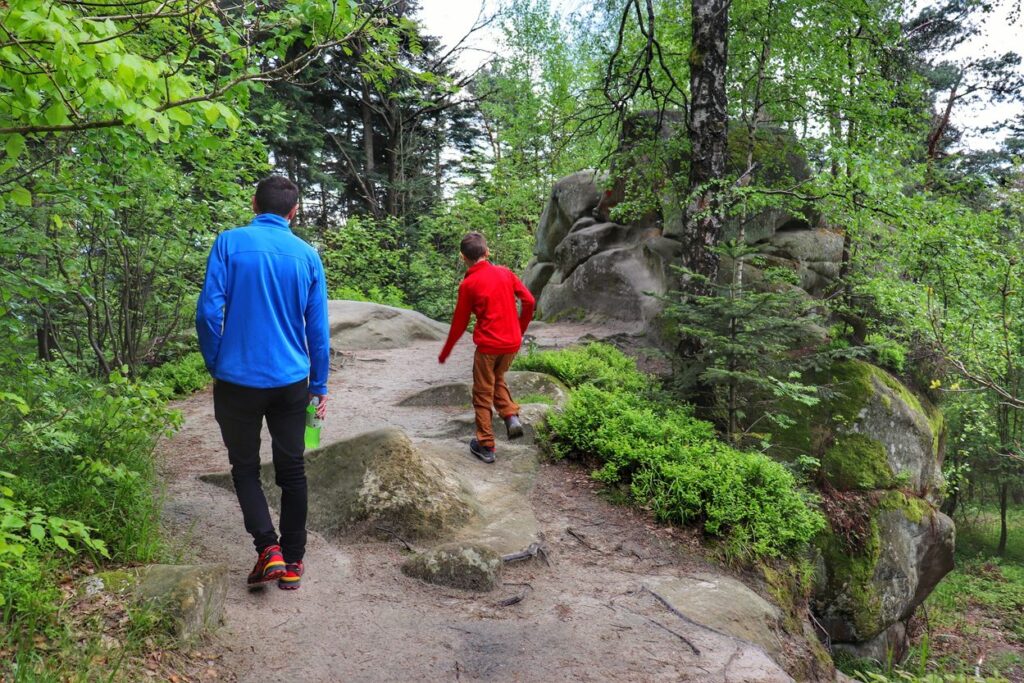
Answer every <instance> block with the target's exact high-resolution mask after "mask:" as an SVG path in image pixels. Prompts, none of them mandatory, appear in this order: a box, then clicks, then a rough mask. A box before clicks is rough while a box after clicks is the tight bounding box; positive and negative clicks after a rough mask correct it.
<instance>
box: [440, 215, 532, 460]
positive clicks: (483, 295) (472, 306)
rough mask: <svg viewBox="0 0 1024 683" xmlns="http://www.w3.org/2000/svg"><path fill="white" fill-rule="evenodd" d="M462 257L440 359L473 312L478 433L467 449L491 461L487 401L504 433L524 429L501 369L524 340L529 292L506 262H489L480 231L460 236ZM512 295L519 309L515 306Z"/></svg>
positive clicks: (518, 432)
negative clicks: (452, 312)
mask: <svg viewBox="0 0 1024 683" xmlns="http://www.w3.org/2000/svg"><path fill="white" fill-rule="evenodd" d="M459 251H461V252H462V260H463V261H465V262H466V266H467V270H466V276H465V277H464V278H463V280H462V284H460V285H459V300H458V303H456V305H455V315H453V316H452V327H451V330H450V331H449V333H448V341H446V342H445V345H444V348H443V349H441V354H440V355H439V356H438V357H437V362H438V363H443V362H445V361H446V360H447V359H448V354H450V353H451V352H452V347H453V346H455V342H457V341H458V340H459V337H461V336H462V333H463V332H465V331H466V326H467V325H469V314H470V313H472V314H473V315H475V316H476V328H475V329H474V330H473V343H474V344H476V355H475V356H474V357H473V409H474V410H475V411H476V438H475V439H473V440H472V441H470V442H469V450H470V452H472V453H473V455H475V456H476V457H478V458H480V459H481V460H483V461H484V462H487V463H492V462H494V430H493V429H492V428H491V406H492V405H493V406H494V407H495V408H497V409H498V414H499V415H501V417H502V419H503V420H504V421H505V429H506V431H507V432H508V438H510V439H515V438H518V437H520V436H522V435H523V425H522V424H521V423H520V422H519V406H518V405H516V403H515V401H513V400H512V395H511V394H510V393H509V390H508V385H507V384H506V383H505V373H506V372H507V371H508V368H509V366H510V365H512V359H513V358H515V357H516V352H517V351H518V350H519V346H520V345H521V344H522V342H523V334H524V333H525V332H526V326H527V325H529V324H530V320H531V318H533V307H534V301H533V295H532V294H530V290H528V289H527V288H526V287H525V286H523V283H522V282H521V281H520V280H519V278H518V277H516V276H515V273H513V272H512V271H511V270H509V269H508V268H504V267H502V266H495V265H492V264H491V263H490V262H489V261H488V260H487V257H488V256H489V255H490V252H489V251H488V249H487V240H485V239H484V236H483V235H481V234H480V233H478V232H471V233H469V234H468V235H466V236H465V237H463V238H462V244H461V245H460V246H459ZM516 299H519V302H520V310H519V311H518V312H517V311H516Z"/></svg>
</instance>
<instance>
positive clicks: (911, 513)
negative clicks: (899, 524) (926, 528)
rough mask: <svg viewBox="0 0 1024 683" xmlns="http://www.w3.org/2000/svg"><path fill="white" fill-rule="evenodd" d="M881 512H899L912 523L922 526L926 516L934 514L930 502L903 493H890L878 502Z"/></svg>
mask: <svg viewBox="0 0 1024 683" xmlns="http://www.w3.org/2000/svg"><path fill="white" fill-rule="evenodd" d="M878 509H879V510H899V511H900V512H902V513H903V516H904V517H906V518H907V519H908V520H910V521H911V522H914V523H915V524H920V523H921V522H922V521H923V520H924V518H925V516H926V515H928V516H930V515H931V513H932V506H931V505H929V504H928V501H926V500H924V499H922V498H918V497H917V496H908V495H907V494H905V493H903V492H902V491H889V492H888V493H886V494H885V495H884V496H882V499H881V500H880V501H879V502H878Z"/></svg>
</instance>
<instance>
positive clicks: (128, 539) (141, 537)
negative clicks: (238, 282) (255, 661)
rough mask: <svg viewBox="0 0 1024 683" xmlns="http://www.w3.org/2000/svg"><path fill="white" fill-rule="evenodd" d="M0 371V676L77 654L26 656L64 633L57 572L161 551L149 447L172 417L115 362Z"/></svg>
mask: <svg viewBox="0 0 1024 683" xmlns="http://www.w3.org/2000/svg"><path fill="white" fill-rule="evenodd" d="M0 381H2V384H0V434H3V435H4V436H3V438H2V441H0V471H2V472H3V474H2V475H0V651H3V652H5V653H7V656H5V657H0V679H3V678H4V677H5V676H6V675H8V674H10V675H13V673H12V672H11V670H10V669H9V667H10V666H11V665H12V664H14V663H17V662H23V663H26V662H33V663H34V664H33V666H38V667H39V668H32V669H26V668H24V667H23V668H21V669H20V670H19V674H18V677H15V678H14V680H39V679H42V680H45V679H46V678H47V677H48V676H51V675H57V674H54V669H53V668H52V667H57V666H58V665H59V667H66V666H71V667H72V668H73V667H74V666H77V665H76V664H74V662H73V661H72V663H70V664H68V663H66V662H63V660H64V659H69V661H71V660H74V661H77V660H78V656H77V655H78V654H80V653H79V652H77V651H76V648H72V649H71V650H69V651H68V652H66V653H62V655H66V657H65V656H48V657H44V658H41V659H40V658H39V657H38V654H39V653H38V649H39V647H40V639H42V642H44V643H60V642H63V641H65V640H68V638H69V636H68V632H67V627H68V625H67V624H66V623H65V622H64V621H63V620H62V619H61V618H60V614H59V608H60V605H61V604H62V602H63V600H64V599H65V598H66V592H64V591H62V590H61V588H60V587H61V586H62V585H63V584H64V583H66V579H67V577H69V576H73V575H75V574H76V573H77V572H78V571H79V568H80V567H82V566H88V567H101V566H106V565H110V564H116V565H123V564H136V563H142V562H148V561H153V560H154V559H156V558H157V557H158V555H159V553H160V552H161V543H160V534H159V528H158V526H159V515H158V512H159V501H158V500H157V498H156V493H157V491H156V490H155V489H156V473H155V470H154V463H153V457H152V451H153V447H154V445H155V442H156V439H157V438H159V436H160V435H162V434H165V433H168V432H169V431H170V430H171V429H173V428H174V427H175V426H177V424H178V420H179V419H180V418H179V417H178V416H177V415H175V414H174V413H172V412H170V411H169V410H168V409H167V408H166V405H165V402H164V397H165V396H166V393H167V391H166V389H165V388H163V387H162V386H149V385H144V384H138V383H135V382H133V381H131V380H129V379H127V378H126V377H125V375H124V374H122V373H121V372H115V373H113V374H112V375H111V376H110V377H109V379H108V380H107V381H105V382H97V381H95V380H92V379H89V378H86V377H83V376H80V375H77V374H74V373H72V372H70V371H67V370H65V369H62V368H61V367H59V366H57V365H56V364H48V365H47V364H24V365H22V366H21V370H20V373H17V374H15V375H9V376H7V377H4V378H3V379H2V380H0ZM97 637H99V634H98V633H92V634H88V635H87V636H83V638H84V639H85V640H88V639H89V638H97ZM76 642H78V641H76ZM77 649H78V650H83V651H84V649H85V648H84V645H83V646H81V647H78V648H77ZM62 670H63V669H62ZM29 671H31V673H29ZM58 674H60V672H58ZM25 676H28V678H25ZM58 677H59V675H58Z"/></svg>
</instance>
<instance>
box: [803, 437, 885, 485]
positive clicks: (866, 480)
mask: <svg viewBox="0 0 1024 683" xmlns="http://www.w3.org/2000/svg"><path fill="white" fill-rule="evenodd" d="M821 468H822V472H823V473H824V475H825V478H826V479H828V481H829V482H830V483H831V484H832V485H833V486H835V487H836V488H837V489H839V490H840V491H855V490H862V491H867V490H871V489H884V488H889V487H891V486H893V473H892V470H891V469H890V468H889V461H888V459H887V457H886V453H885V446H883V445H882V444H881V443H879V442H878V441H876V440H875V439H872V438H871V437H868V436H865V435H864V434H842V435H840V436H838V437H837V438H836V441H835V443H834V444H832V446H831V447H829V449H828V450H827V451H825V455H824V456H823V457H822V459H821Z"/></svg>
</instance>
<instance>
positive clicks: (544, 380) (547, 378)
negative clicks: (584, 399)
mask: <svg viewBox="0 0 1024 683" xmlns="http://www.w3.org/2000/svg"><path fill="white" fill-rule="evenodd" d="M505 381H506V382H507V383H508V389H509V392H510V393H511V394H512V398H513V399H514V400H516V401H520V400H521V397H525V398H526V399H536V398H544V399H546V401H547V402H549V403H550V404H551V405H556V406H561V405H564V404H565V402H566V400H568V398H569V388H568V387H566V386H565V384H563V383H562V382H560V381H559V380H557V379H555V378H554V377H552V376H551V375H547V374H544V373H543V372H531V371H528V370H513V371H510V372H508V373H506V374H505ZM527 402H530V401H527ZM398 405H399V406H402V407H403V408H433V407H441V408H443V407H453V406H458V407H465V406H471V405H473V385H472V384H468V383H463V382H453V383H450V384H439V385H437V386H433V387H428V388H426V389H423V390H422V391H417V392H416V393H415V394H412V395H410V396H407V397H406V398H404V399H402V400H401V401H399V403H398Z"/></svg>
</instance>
